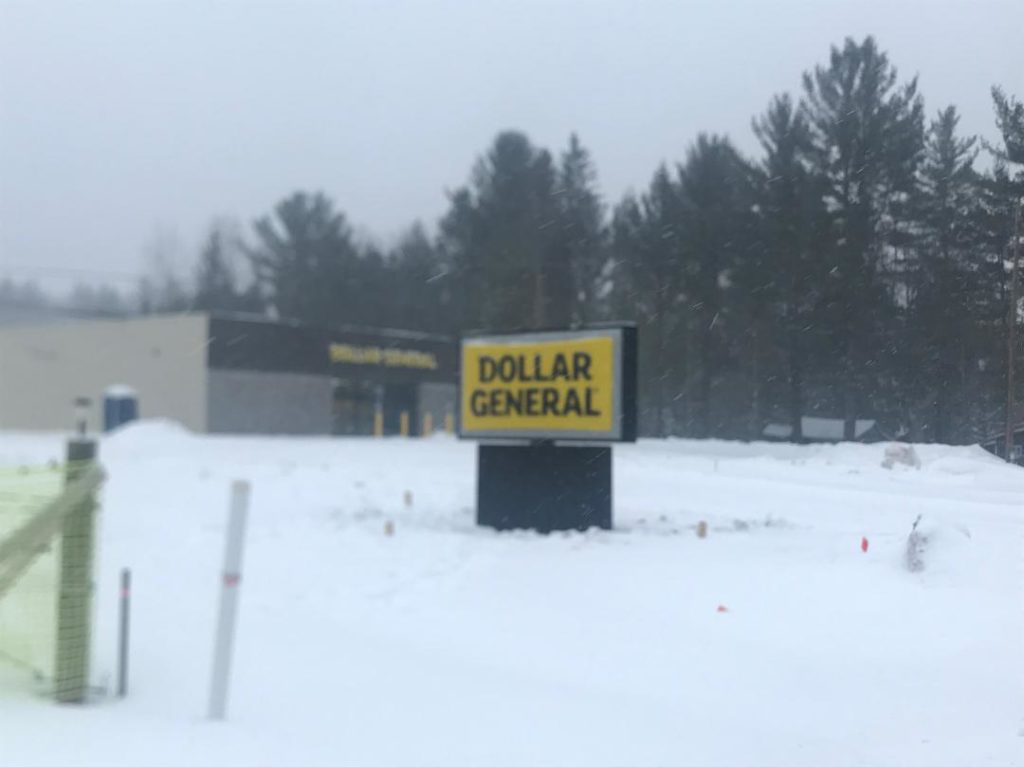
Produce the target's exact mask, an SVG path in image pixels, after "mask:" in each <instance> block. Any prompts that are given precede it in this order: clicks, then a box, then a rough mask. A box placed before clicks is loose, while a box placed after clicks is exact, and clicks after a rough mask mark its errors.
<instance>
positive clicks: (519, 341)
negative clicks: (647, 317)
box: [460, 331, 620, 439]
mask: <svg viewBox="0 0 1024 768" xmlns="http://www.w3.org/2000/svg"><path fill="white" fill-rule="evenodd" d="M619 346H620V344H619V337H618V336H617V335H616V332H615V331H609V332H606V333H594V332H581V333H578V334H573V333H572V332H562V333H553V334H539V333H538V334H523V335H520V336H509V337H500V336H499V337H486V338H476V339H466V340H464V341H463V344H462V361H461V362H462V365H461V371H462V378H461V407H460V419H461V423H460V427H461V430H460V431H461V434H462V435H464V436H467V437H468V436H497V437H500V436H510V437H515V436H526V437H552V438H553V437H559V436H569V437H582V438H585V437H587V436H593V437H594V438H595V439H609V438H610V439H615V436H616V435H615V433H616V429H617V426H618V420H619V412H618V411H619V400H618V392H617V388H618V379H619V376H620V366H619V358H618V354H619Z"/></svg>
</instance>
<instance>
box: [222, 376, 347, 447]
mask: <svg viewBox="0 0 1024 768" xmlns="http://www.w3.org/2000/svg"><path fill="white" fill-rule="evenodd" d="M208 377H209V378H208V385H207V426H208V431H210V432H220V433H228V434H265V435H327V434H330V433H331V407H332V404H333V399H334V392H333V389H332V384H331V380H330V378H329V377H327V376H312V375H309V374H301V373H262V372H257V371H233V370H210V371H209V373H208Z"/></svg>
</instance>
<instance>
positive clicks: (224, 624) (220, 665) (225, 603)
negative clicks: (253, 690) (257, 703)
mask: <svg viewBox="0 0 1024 768" xmlns="http://www.w3.org/2000/svg"><path fill="white" fill-rule="evenodd" d="M248 514H249V483H248V482H247V481H245V480H236V481H235V482H234V483H232V485H231V514H230V517H229V518H228V535H227V543H226V546H225V549H224V572H223V574H222V576H221V590H220V612H219V614H218V617H217V637H216V641H215V644H214V648H213V675H212V677H211V679H210V719H211V720H223V719H224V718H225V716H226V715H227V706H228V678H229V677H230V675H231V655H232V653H233V651H234V645H235V621H236V618H237V615H238V590H239V589H240V588H241V583H242V550H243V548H244V544H245V523H246V518H247V517H248Z"/></svg>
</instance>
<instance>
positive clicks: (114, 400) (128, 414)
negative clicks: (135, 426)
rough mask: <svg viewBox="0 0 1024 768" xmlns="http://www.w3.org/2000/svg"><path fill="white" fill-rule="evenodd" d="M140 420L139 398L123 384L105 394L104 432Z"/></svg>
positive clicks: (109, 389) (111, 388)
mask: <svg viewBox="0 0 1024 768" xmlns="http://www.w3.org/2000/svg"><path fill="white" fill-rule="evenodd" d="M137 418H139V396H138V394H137V393H136V392H135V390H134V389H132V388H131V387H126V386H124V385H122V384H118V385H117V386H113V387H109V388H108V389H107V391H106V392H104V393H103V431H104V432H110V431H111V430H112V429H117V428H118V427H120V426H123V425H124V424H127V423H129V422H131V421H135V420H136V419H137Z"/></svg>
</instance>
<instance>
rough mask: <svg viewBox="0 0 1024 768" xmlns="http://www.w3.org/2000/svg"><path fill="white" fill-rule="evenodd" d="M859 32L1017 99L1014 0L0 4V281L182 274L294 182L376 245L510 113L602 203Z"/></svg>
mask: <svg viewBox="0 0 1024 768" xmlns="http://www.w3.org/2000/svg"><path fill="white" fill-rule="evenodd" d="M866 34H874V35H875V36H876V37H877V38H878V40H879V43H880V45H881V46H882V48H883V49H885V50H886V51H888V53H889V54H890V57H891V59H892V61H893V62H894V63H895V64H896V66H897V67H898V68H899V70H900V72H901V75H904V76H906V77H910V76H913V75H914V74H918V75H919V76H920V82H921V89H922V91H923V93H924V96H925V99H926V106H927V110H928V114H929V116H931V115H933V114H934V113H935V111H936V110H938V109H939V108H940V107H941V106H943V105H945V104H947V103H954V104H956V105H957V106H958V107H959V108H960V109H961V110H962V112H963V122H962V124H961V126H962V128H963V129H964V130H965V131H967V132H971V133H975V132H977V133H983V134H987V135H992V132H993V127H992V109H991V104H990V99H989V94H988V91H989V87H990V86H991V85H992V84H993V83H1000V84H1002V85H1003V86H1004V87H1005V88H1006V89H1007V90H1008V91H1010V92H1012V93H1016V94H1017V95H1019V96H1024V1H1022V0H1002V1H1000V0H989V1H988V2H985V1H983V0H974V1H972V2H952V1H950V0H946V1H943V0H920V1H918V2H913V1H911V0H902V2H899V1H897V0H889V2H871V1H870V0H856V1H855V2H845V1H841V0H835V1H832V2H830V1H828V0H817V1H815V2H810V1H803V2H800V1H798V0H764V2H739V1H736V2H726V1H725V0H720V1H719V2H658V3H656V2H635V1H632V2H631V1H628V0H627V1H626V2H596V1H595V2H536V1H535V2H470V0H464V1H459V2H448V1H445V2H441V1H438V2H397V1H392V2H385V1H384V0H377V1H376V2H342V1H340V0H338V1H335V2H259V3H257V2H221V3H210V2H208V1H206V0H203V1H202V2H184V1H182V2H132V3H128V2H102V1H100V0H95V1H94V2H88V3H84V2H83V3H56V2H48V1H47V0H32V2H10V0H0V276H3V275H12V276H16V277H18V278H19V279H20V278H26V277H36V278H39V279H40V282H41V283H42V284H43V285H47V284H51V285H52V284H54V283H55V282H56V281H57V280H58V278H57V275H58V274H59V273H57V272H54V271H51V270H56V269H71V268H74V269H81V270H86V271H88V272H89V273H91V274H92V276H93V277H95V278H97V279H102V278H103V276H104V275H103V274H102V273H108V272H109V273H117V274H116V275H112V276H118V275H122V276H123V275H131V274H134V273H140V272H142V271H143V269H144V253H145V252H146V250H147V248H149V247H150V246H151V244H152V243H154V242H156V241H157V240H160V241H161V242H164V243H165V244H174V243H176V248H177V253H178V256H177V258H178V259H179V261H180V262H181V264H182V266H184V263H185V261H186V260H191V259H193V258H194V255H195V252H196V251H197V249H198V246H199V243H200V241H201V239H202V235H203V232H204V230H205V228H206V227H207V226H208V224H209V223H210V221H211V220H212V219H213V218H214V217H218V216H228V217H236V218H238V219H239V220H240V221H242V222H243V224H248V222H250V221H251V219H253V218H254V217H256V216H258V215H260V214H262V213H264V212H266V211H268V210H269V209H270V208H271V207H272V206H273V205H274V203H276V202H277V201H278V200H279V199H281V198H282V197H283V196H285V195H286V194H288V193H290V192H292V191H294V190H296V189H308V190H314V189H322V190H324V191H326V192H327V193H328V194H329V195H330V196H331V197H333V198H334V200H335V201H336V202H337V204H338V206H339V207H340V208H341V209H342V210H344V211H345V213H346V214H347V215H348V217H349V219H350V220H351V222H352V223H353V225H354V226H356V228H357V230H358V231H360V232H362V233H365V234H369V235H373V236H374V237H376V238H378V239H379V240H380V241H382V242H388V241H390V240H391V239H393V238H394V237H395V235H396V234H397V233H398V232H400V231H401V230H402V229H403V228H404V227H405V226H407V225H408V224H409V223H410V222H412V221H413V220H414V219H417V218H418V219H421V220H422V221H423V222H424V223H426V224H428V225H429V226H433V224H434V222H435V221H436V219H437V217H438V216H439V215H440V214H441V213H442V211H443V210H444V208H445V205H446V197H445V190H448V189H452V188H454V187H456V186H458V185H460V184H462V183H463V182H464V181H465V180H466V178H467V175H468V173H469V169H470V166H471V165H472V163H473V161H474V158H476V157H477V156H478V155H479V154H480V153H481V152H482V151H483V150H484V149H485V148H486V146H487V144H488V142H489V141H490V140H491V139H492V138H493V136H494V134H495V133H496V132H497V131H499V130H502V129H505V128H519V129H522V130H524V131H526V132H527V133H528V134H529V135H530V136H531V137H532V138H533V139H534V140H535V141H536V142H537V143H539V144H542V145H544V146H547V147H549V148H551V149H553V150H560V149H561V148H562V146H563V145H564V144H565V142H566V140H567V137H568V135H569V133H570V132H571V131H577V132H578V133H579V134H580V137H581V138H582V140H583V142H584V144H585V145H586V146H587V147H589V148H590V149H591V151H592V152H593V154H594V158H595V160H596V163H597V168H598V172H599V177H600V183H601V187H602V190H603V192H604V195H605V198H606V200H608V201H609V202H614V201H616V200H617V199H618V198H619V197H620V196H621V195H622V194H623V192H625V191H626V190H627V189H630V188H632V189H637V190H639V189H642V188H643V187H644V186H645V185H646V183H647V181H648V180H649V178H650V176H651V174H652V173H653V171H654V169H655V167H656V166H657V164H658V163H660V162H661V161H675V160H677V159H681V158H682V157H683V155H684V153H685V150H686V147H687V145H688V144H689V143H690V142H691V141H692V139H693V138H694V137H695V136H696V134H697V132H698V131H701V130H707V131H718V132H723V133H727V134H729V135H730V136H731V137H732V138H733V139H734V140H735V141H736V143H737V144H738V145H739V146H740V147H741V148H742V149H743V150H745V151H747V152H749V153H754V152H755V151H756V143H755V141H754V139H753V136H752V135H751V132H750V128H749V125H750V119H751V117H752V116H753V115H755V114H756V113H758V112H760V111H761V110H762V109H763V108H764V107H765V106H766V105H767V103H768V100H769V98H770V97H771V96H772V94H773V93H776V92H779V91H783V90H792V91H797V90H798V89H799V85H800V75H801V72H802V71H804V70H806V69H809V68H811V67H813V66H814V65H815V64H818V63H821V62H823V61H825V59H826V58H827V55H828V51H829V46H830V45H831V44H836V43H840V42H841V41H842V40H843V38H844V37H845V36H848V35H851V36H854V37H857V38H860V37H863V36H864V35H866ZM60 282H64V280H60Z"/></svg>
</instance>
